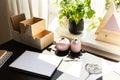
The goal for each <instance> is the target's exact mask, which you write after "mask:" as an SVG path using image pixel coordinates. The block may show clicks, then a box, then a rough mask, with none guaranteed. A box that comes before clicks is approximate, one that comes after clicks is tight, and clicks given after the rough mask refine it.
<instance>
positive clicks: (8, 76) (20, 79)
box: [0, 40, 44, 80]
mask: <svg viewBox="0 0 120 80" xmlns="http://www.w3.org/2000/svg"><path fill="white" fill-rule="evenodd" d="M0 49H5V50H8V51H12V52H13V55H12V56H11V57H10V58H9V59H8V61H7V62H6V63H5V64H4V65H3V66H2V67H1V68H0V80H1V79H2V80H44V79H40V78H39V77H36V76H31V75H28V74H25V73H22V72H17V71H13V70H11V69H9V67H8V65H9V64H10V63H11V62H13V61H14V60H15V59H16V58H17V57H18V56H20V55H21V54H22V53H23V52H24V51H25V50H30V51H36V52H41V51H40V50H38V49H35V48H32V47H29V46H26V45H24V44H21V43H19V42H16V41H14V40H11V41H8V42H6V43H4V44H2V45H0Z"/></svg>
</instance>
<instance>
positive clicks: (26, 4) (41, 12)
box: [8, 0, 49, 25]
mask: <svg viewBox="0 0 120 80" xmlns="http://www.w3.org/2000/svg"><path fill="white" fill-rule="evenodd" d="M48 2H49V1H48V0H8V12H9V16H12V15H17V14H19V13H25V16H26V18H30V17H40V18H43V19H45V20H46V25H47V24H48Z"/></svg>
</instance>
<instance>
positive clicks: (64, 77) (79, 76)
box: [0, 40, 113, 80]
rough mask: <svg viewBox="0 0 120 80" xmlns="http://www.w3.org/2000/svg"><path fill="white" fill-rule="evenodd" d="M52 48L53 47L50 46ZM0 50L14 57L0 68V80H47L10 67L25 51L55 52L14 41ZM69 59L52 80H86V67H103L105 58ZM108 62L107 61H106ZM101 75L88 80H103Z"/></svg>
mask: <svg viewBox="0 0 120 80" xmlns="http://www.w3.org/2000/svg"><path fill="white" fill-rule="evenodd" d="M50 47H51V46H50ZM0 49H5V50H8V51H12V52H13V55H12V56H11V57H10V58H9V60H8V61H7V62H6V63H5V64H4V65H3V66H2V67H1V68H0V79H2V80H45V79H43V78H41V77H38V76H34V75H31V74H26V73H23V72H17V71H14V70H11V69H10V68H9V67H8V65H9V64H10V63H12V62H13V61H14V60H15V59H16V58H17V57H18V56H20V55H21V54H22V53H23V52H24V51H25V50H30V51H35V52H42V53H44V52H45V53H50V54H54V51H53V52H52V51H51V52H47V50H44V51H41V50H38V49H35V48H32V47H30V46H27V45H24V44H21V43H19V42H16V41H14V40H11V41H8V42H6V43H4V44H2V45H0ZM67 60H69V58H66V57H63V61H62V63H61V64H60V66H59V67H58V69H57V71H56V72H55V74H54V75H53V77H52V78H51V80H56V79H57V80H84V79H85V77H86V76H87V75H88V72H86V71H85V69H84V67H85V64H87V63H94V64H98V65H102V62H103V61H104V59H103V58H100V57H97V56H95V55H92V54H88V53H85V54H84V55H83V56H81V57H80V59H77V60H78V61H76V60H75V61H70V62H69V61H68V62H67ZM105 61H106V60H105ZM107 63H109V64H112V63H113V62H111V61H108V62H107ZM100 76H101V74H99V75H92V76H90V77H89V79H88V80H102V78H100Z"/></svg>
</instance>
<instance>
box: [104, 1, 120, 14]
mask: <svg viewBox="0 0 120 80" xmlns="http://www.w3.org/2000/svg"><path fill="white" fill-rule="evenodd" d="M112 2H114V4H115V6H116V10H117V11H118V12H120V0H106V9H108V8H109V7H110V4H111V3H112Z"/></svg>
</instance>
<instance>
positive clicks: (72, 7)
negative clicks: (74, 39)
mask: <svg viewBox="0 0 120 80" xmlns="http://www.w3.org/2000/svg"><path fill="white" fill-rule="evenodd" d="M57 3H58V6H59V8H60V10H59V12H58V14H59V22H60V23H61V22H62V20H63V19H62V18H63V17H66V18H67V19H68V21H69V31H70V32H71V33H72V34H80V33H82V31H83V28H84V19H87V18H88V19H90V18H91V17H93V16H94V14H95V11H94V10H92V9H91V0H61V1H60V2H58V0H57Z"/></svg>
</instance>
